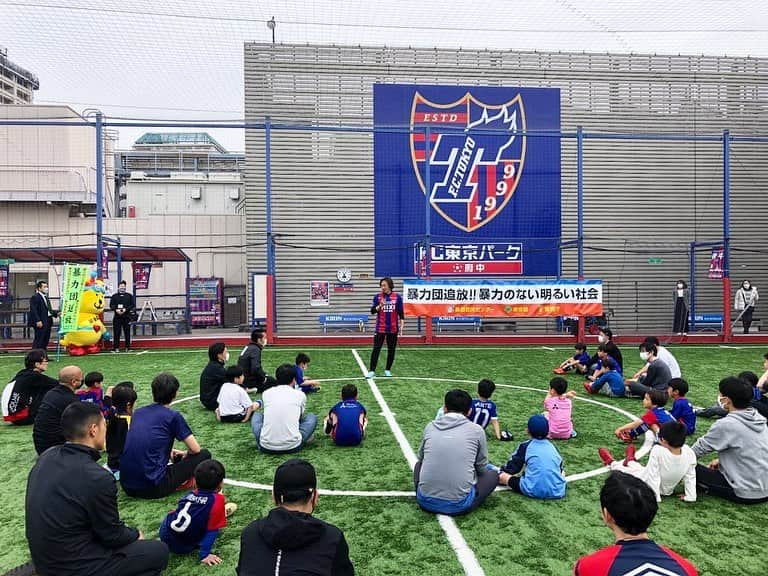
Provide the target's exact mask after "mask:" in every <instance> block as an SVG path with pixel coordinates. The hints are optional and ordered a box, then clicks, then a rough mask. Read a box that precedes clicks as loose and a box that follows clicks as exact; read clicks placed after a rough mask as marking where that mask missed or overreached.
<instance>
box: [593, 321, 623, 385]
mask: <svg viewBox="0 0 768 576" xmlns="http://www.w3.org/2000/svg"><path fill="white" fill-rule="evenodd" d="M597 342H598V344H602V345H603V346H605V351H606V352H607V353H608V355H609V356H610V357H611V358H613V359H614V360H616V362H617V363H618V365H619V372H621V373H622V374H623V373H624V358H622V356H621V350H619V347H618V346H616V344H615V343H614V341H613V332H612V331H611V329H610V328H603V329H602V330H600V332H599V333H598V335H597ZM599 349H600V347H599V346H598V350H599ZM599 360H600V357H599V355H598V354H595V355H594V356H592V357H591V358H590V359H589V364H587V370H589V371H590V372H593V371H594V370H595V369H598V368H599V366H597V364H598V361H599Z"/></svg>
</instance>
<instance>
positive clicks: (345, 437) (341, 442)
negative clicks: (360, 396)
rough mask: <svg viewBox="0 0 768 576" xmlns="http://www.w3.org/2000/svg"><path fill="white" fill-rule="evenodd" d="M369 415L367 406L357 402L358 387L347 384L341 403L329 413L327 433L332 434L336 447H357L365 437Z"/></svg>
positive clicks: (342, 393)
mask: <svg viewBox="0 0 768 576" xmlns="http://www.w3.org/2000/svg"><path fill="white" fill-rule="evenodd" d="M367 426H368V415H367V413H366V411H365V406H363V405H362V404H360V402H358V401H357V386H355V385H354V384H347V385H345V386H344V387H343V388H342V389H341V402H337V403H336V405H335V406H334V407H333V408H331V410H330V412H328V417H327V418H326V419H325V428H324V430H325V433H326V434H330V435H331V438H333V442H334V443H335V444H336V446H357V445H358V444H360V442H362V441H363V438H364V437H365V428H366V427H367Z"/></svg>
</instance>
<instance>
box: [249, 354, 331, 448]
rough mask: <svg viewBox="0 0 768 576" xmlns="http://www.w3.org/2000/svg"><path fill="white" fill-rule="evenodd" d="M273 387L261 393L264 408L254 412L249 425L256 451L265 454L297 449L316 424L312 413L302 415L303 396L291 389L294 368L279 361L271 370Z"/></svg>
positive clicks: (304, 405)
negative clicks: (273, 371)
mask: <svg viewBox="0 0 768 576" xmlns="http://www.w3.org/2000/svg"><path fill="white" fill-rule="evenodd" d="M275 376H276V380H277V386H273V387H272V388H268V389H267V390H265V391H264V394H262V395H261V401H262V403H263V404H264V409H263V411H262V412H261V413H259V412H255V413H254V414H253V418H251V428H252V429H253V435H254V436H255V437H256V445H257V446H258V447H259V450H261V451H263V452H269V453H287V452H296V451H297V450H300V449H301V447H302V446H304V444H306V443H307V442H308V441H309V439H310V438H311V437H312V433H313V432H314V431H315V427H316V426H317V416H316V415H315V414H305V413H304V409H305V408H306V406H307V397H306V395H305V394H304V392H302V391H301V390H296V389H295V388H294V386H295V384H296V370H295V369H294V367H293V366H292V365H291V364H283V365H282V366H280V367H278V369H277V371H276V372H275Z"/></svg>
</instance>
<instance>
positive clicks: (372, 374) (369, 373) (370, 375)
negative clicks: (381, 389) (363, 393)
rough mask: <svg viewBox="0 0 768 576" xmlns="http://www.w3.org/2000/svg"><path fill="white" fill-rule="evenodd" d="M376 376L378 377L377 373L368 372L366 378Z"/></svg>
mask: <svg viewBox="0 0 768 576" xmlns="http://www.w3.org/2000/svg"><path fill="white" fill-rule="evenodd" d="M375 376H376V372H374V371H373V370H371V371H370V372H368V374H366V375H365V377H366V378H374V377H375Z"/></svg>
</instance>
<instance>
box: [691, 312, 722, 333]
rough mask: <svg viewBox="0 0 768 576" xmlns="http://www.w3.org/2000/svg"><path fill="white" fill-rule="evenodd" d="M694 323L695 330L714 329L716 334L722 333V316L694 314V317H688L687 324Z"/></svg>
mask: <svg viewBox="0 0 768 576" xmlns="http://www.w3.org/2000/svg"><path fill="white" fill-rule="evenodd" d="M694 320H695V321H696V326H695V329H696V330H707V329H716V330H717V331H718V332H722V331H723V315H722V314H695V315H694V317H691V315H690V314H689V315H688V323H689V324H691V328H693V326H692V324H693V322H694Z"/></svg>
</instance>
